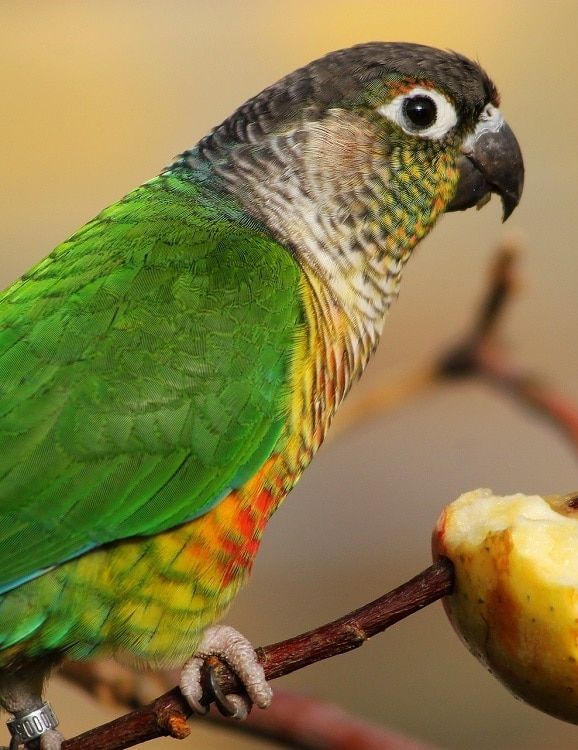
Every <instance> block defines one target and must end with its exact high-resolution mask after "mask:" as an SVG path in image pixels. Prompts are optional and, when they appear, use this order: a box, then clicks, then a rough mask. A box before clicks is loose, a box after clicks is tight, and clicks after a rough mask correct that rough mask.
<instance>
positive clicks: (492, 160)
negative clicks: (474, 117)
mask: <svg viewBox="0 0 578 750" xmlns="http://www.w3.org/2000/svg"><path fill="white" fill-rule="evenodd" d="M484 114H485V115H486V116H485V117H484ZM462 151H463V155H462V156H460V158H459V160H458V168H459V170H460V179H459V182H458V187H457V190H456V194H455V195H454V197H453V198H452V200H451V201H450V203H449V205H448V207H447V208H446V211H463V210H464V209H466V208H470V207H471V206H476V205H478V206H482V205H483V204H484V203H485V202H486V201H487V200H489V198H490V195H491V193H497V194H498V195H499V196H500V198H501V199H502V206H503V209H504V216H503V221H506V219H507V218H508V216H509V215H510V214H511V213H512V211H513V210H514V209H515V208H516V206H517V205H518V203H519V202H520V198H521V196H522V189H523V187H524V161H523V159H522V152H521V151H520V146H519V145H518V141H517V140H516V136H515V135H514V133H513V132H512V130H511V128H510V127H509V125H508V124H507V123H506V122H504V120H503V119H502V116H501V115H500V112H499V110H498V109H496V108H495V107H492V106H491V105H488V107H487V108H486V110H484V113H483V114H482V117H481V118H480V122H479V124H478V127H477V128H476V130H475V131H474V133H473V135H472V136H470V137H469V138H468V139H467V140H466V141H465V143H464V145H463V147H462Z"/></svg>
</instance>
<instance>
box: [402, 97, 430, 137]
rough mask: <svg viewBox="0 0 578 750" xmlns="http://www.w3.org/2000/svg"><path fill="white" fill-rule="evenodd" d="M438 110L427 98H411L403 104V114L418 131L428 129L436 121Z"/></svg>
mask: <svg viewBox="0 0 578 750" xmlns="http://www.w3.org/2000/svg"><path fill="white" fill-rule="evenodd" d="M437 112H438V109H437V107H436V103H435V102H434V100H433V99H431V98H430V97H429V96H412V97H411V99H406V100H405V101H404V103H403V114H404V115H405V118H406V119H407V120H409V122H411V124H412V125H415V127H416V128H417V129H418V130H423V129H424V128H429V126H430V125H433V124H434V122H435V120H436V115H437Z"/></svg>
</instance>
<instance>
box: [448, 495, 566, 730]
mask: <svg viewBox="0 0 578 750" xmlns="http://www.w3.org/2000/svg"><path fill="white" fill-rule="evenodd" d="M433 555H434V559H437V558H438V557H440V556H445V557H447V558H449V559H450V560H451V562H452V563H453V564H454V567H455V588H454V592H453V593H452V594H451V595H450V596H448V597H446V598H445V599H444V605H445V609H446V612H447V614H448V616H449V618H450V621H451V623H452V625H453V626H454V628H455V630H456V632H457V633H458V635H459V636H460V637H461V638H462V640H463V641H464V642H465V644H466V645H467V647H468V648H469V650H470V651H471V652H472V653H473V654H474V655H475V656H477V657H478V659H479V660H480V661H481V662H482V663H483V664H484V665H485V666H486V667H487V668H488V669H489V670H490V671H491V672H492V673H493V674H495V675H496V677H498V678H499V679H500V680H501V681H502V682H503V683H504V684H505V685H506V686H507V687H508V688H509V689H510V690H511V691H512V692H513V693H514V694H515V695H516V696H518V697H520V698H522V699H523V700H525V701H527V702H528V703H530V704H532V705H533V706H535V707H536V708H539V709H541V710H542V711H545V712H547V713H549V714H552V715H553V716H557V717H558V718H560V719H564V720H566V721H570V722H573V723H576V724H578V494H575V495H567V496H564V497H562V496H547V497H539V496H537V495H533V496H527V495H521V494H518V495H510V496H508V497H496V496H495V495H494V494H493V493H492V492H491V490H475V491H473V492H468V493H466V494H464V495H462V496H461V497H459V498H458V499H457V500H456V501H455V502H453V503H452V504H451V505H448V506H447V507H446V508H445V509H444V511H443V512H442V514H441V516H440V518H439V519H438V522H437V524H436V527H435V529H434V533H433Z"/></svg>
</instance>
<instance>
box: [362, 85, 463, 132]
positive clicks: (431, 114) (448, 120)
mask: <svg viewBox="0 0 578 750" xmlns="http://www.w3.org/2000/svg"><path fill="white" fill-rule="evenodd" d="M377 111H378V112H379V113H380V114H382V115H384V116H385V117H387V118H388V119H389V120H392V121H393V122H395V123H396V124H397V125H399V127H400V128H401V129H402V130H404V131H405V132H406V133H409V135H417V136H419V137H420V138H429V139H431V140H440V138H443V137H444V136H445V135H446V134H447V133H448V132H449V131H450V130H451V129H452V128H453V127H454V125H455V124H456V123H457V121H458V117H457V114H456V110H455V109H454V106H453V104H452V103H451V102H450V101H449V99H446V97H445V96H444V95H443V94H440V93H439V92H438V91H435V90H434V89H425V88H422V87H421V86H416V87H415V88H414V89H412V90H411V91H409V92H407V93H405V94H400V95H399V96H396V97H395V99H392V101H390V102H388V103H387V104H384V105H382V106H381V107H379V109H378V110H377Z"/></svg>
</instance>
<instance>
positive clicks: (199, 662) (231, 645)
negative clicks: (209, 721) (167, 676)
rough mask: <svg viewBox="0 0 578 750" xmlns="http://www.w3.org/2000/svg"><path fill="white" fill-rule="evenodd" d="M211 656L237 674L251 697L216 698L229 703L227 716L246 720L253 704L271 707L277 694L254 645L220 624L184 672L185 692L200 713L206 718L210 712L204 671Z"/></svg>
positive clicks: (205, 637) (182, 685) (208, 634)
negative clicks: (203, 683)
mask: <svg viewBox="0 0 578 750" xmlns="http://www.w3.org/2000/svg"><path fill="white" fill-rule="evenodd" d="M210 656H218V657H219V658H220V659H222V661H224V662H225V663H226V664H227V665H228V666H229V667H230V668H231V669H232V670H233V672H235V674H236V675H237V677H238V678H239V680H240V681H241V682H242V683H243V685H244V687H245V690H246V691H247V695H227V696H223V697H222V698H221V697H220V696H218V695H217V696H216V697H217V699H218V703H224V704H225V706H224V707H225V709H226V713H228V714H229V715H231V717H232V718H234V719H239V720H241V719H246V718H247V715H248V714H249V711H250V710H251V706H252V705H253V703H255V704H256V705H257V706H259V708H267V706H269V705H270V703H271V699H272V698H273V691H272V690H271V688H270V687H269V684H268V683H267V680H266V679H265V672H264V671H263V667H262V666H261V664H260V663H259V661H258V659H257V654H256V653H255V649H254V648H253V646H251V644H250V643H249V641H248V640H247V639H246V638H245V637H244V636H242V635H241V634H240V633H238V632H237V631H236V630H235V629H234V628H232V627H230V626H228V625H216V626H214V627H212V628H208V629H207V630H206V631H205V634H204V635H203V638H202V640H201V642H200V644H199V648H198V650H197V651H196V653H195V654H194V656H192V657H191V658H190V659H189V660H188V661H187V662H186V664H185V665H184V667H183V669H182V671H181V679H180V688H181V692H182V694H183V695H184V697H185V698H186V699H187V701H188V703H189V705H190V707H191V708H192V709H193V711H194V712H195V713H196V714H201V715H202V714H205V713H207V711H208V708H207V706H204V705H203V704H202V703H201V697H202V695H203V689H202V687H201V669H202V667H203V664H204V662H205V660H206V659H208V658H209V657H210ZM215 692H216V691H215ZM223 698H224V700H223ZM227 704H229V705H227Z"/></svg>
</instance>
